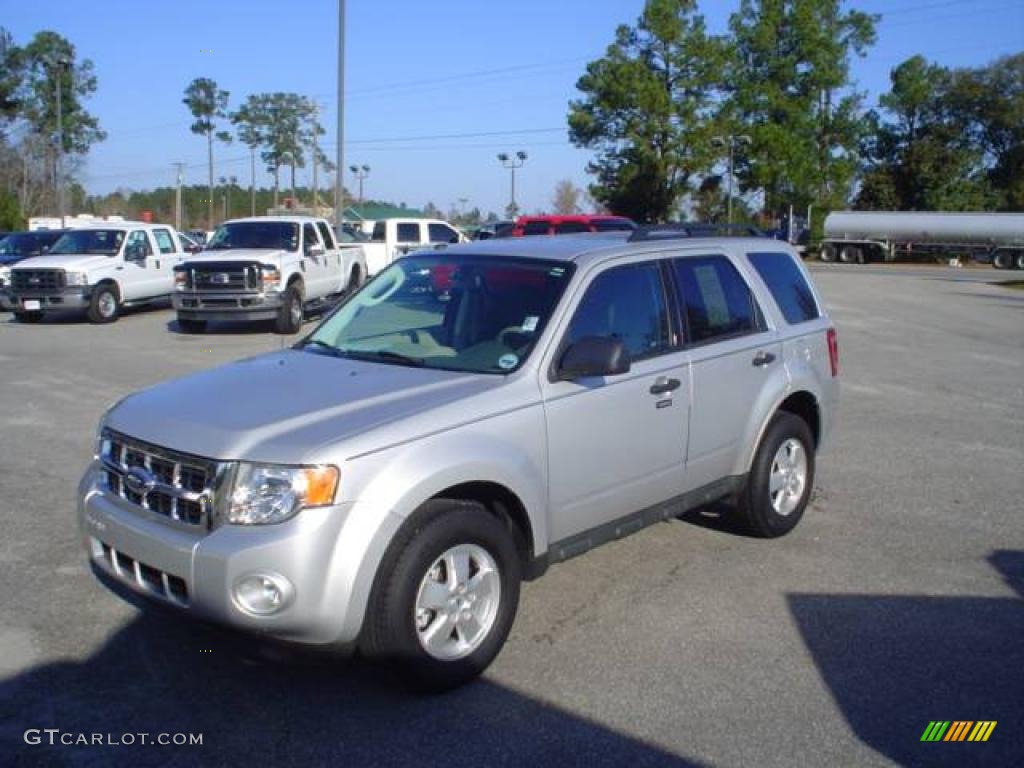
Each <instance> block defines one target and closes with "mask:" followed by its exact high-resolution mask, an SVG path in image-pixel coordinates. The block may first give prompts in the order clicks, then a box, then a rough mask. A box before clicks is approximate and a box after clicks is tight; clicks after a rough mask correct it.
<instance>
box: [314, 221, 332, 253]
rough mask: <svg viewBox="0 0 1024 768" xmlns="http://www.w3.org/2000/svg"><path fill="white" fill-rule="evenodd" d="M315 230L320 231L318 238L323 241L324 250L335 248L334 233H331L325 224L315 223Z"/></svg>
mask: <svg viewBox="0 0 1024 768" xmlns="http://www.w3.org/2000/svg"><path fill="white" fill-rule="evenodd" d="M316 228H317V229H318V230H319V231H320V237H322V238H323V240H324V247H325V248H327V249H329V250H333V249H334V248H337V245H335V243H334V233H333V232H331V228H330V227H328V226H327V224H325V223H324V222H322V221H318V222H317V223H316Z"/></svg>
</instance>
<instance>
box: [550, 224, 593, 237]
mask: <svg viewBox="0 0 1024 768" xmlns="http://www.w3.org/2000/svg"><path fill="white" fill-rule="evenodd" d="M589 231H590V227H588V226H587V225H586V224H584V223H583V222H582V221H563V222H562V223H561V224H557V225H555V234H556V235H576V234H579V233H580V232H589Z"/></svg>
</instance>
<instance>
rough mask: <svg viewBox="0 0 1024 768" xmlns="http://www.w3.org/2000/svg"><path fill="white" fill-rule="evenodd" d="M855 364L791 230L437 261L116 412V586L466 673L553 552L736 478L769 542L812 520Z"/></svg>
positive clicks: (751, 518) (500, 633) (99, 466)
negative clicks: (821, 469) (255, 351)
mask: <svg viewBox="0 0 1024 768" xmlns="http://www.w3.org/2000/svg"><path fill="white" fill-rule="evenodd" d="M680 234H681V233H680ZM837 374H838V351H837V347H836V336H835V330H834V328H833V325H832V323H831V322H830V320H829V318H828V317H827V315H826V314H825V311H824V309H823V308H822V304H821V301H820V299H819V297H818V296H817V294H816V293H815V291H814V289H813V288H812V286H811V282H810V280H809V278H808V275H807V273H806V271H805V269H804V267H803V265H802V264H801V262H800V260H799V258H798V257H797V256H796V255H795V253H794V252H793V251H792V249H791V248H790V247H789V246H787V245H785V244H782V243H779V242H776V241H773V240H766V239H757V238H715V237H682V236H676V233H674V232H671V231H670V232H668V233H667V234H666V233H664V232H660V233H659V232H655V233H651V232H649V231H646V230H639V231H638V232H636V233H633V234H632V235H629V234H628V233H626V234H620V233H614V234H607V235H601V234H595V235H581V236H569V237H560V238H524V239H520V238H509V239H501V240H490V241H486V242H476V243H472V244H467V245H460V246H455V247H451V248H448V249H446V250H443V251H430V252H420V253H415V254H412V255H409V256H407V257H406V258H403V259H401V260H400V261H397V262H395V263H394V264H392V265H391V266H389V267H388V268H387V269H386V270H384V271H383V272H382V273H381V274H379V275H378V276H377V277H376V278H375V279H374V280H372V281H371V282H370V283H368V284H367V285H365V286H364V287H363V288H362V289H361V290H360V291H358V292H357V293H355V294H354V295H352V296H351V297H349V298H348V299H347V300H346V301H345V302H344V303H343V304H341V305H340V306H339V307H338V308H337V310H336V311H334V312H333V313H332V314H331V315H330V316H329V317H327V318H326V319H325V320H324V321H323V322H322V323H321V324H320V325H319V327H317V329H316V330H315V331H313V332H312V333H311V334H310V335H309V336H307V337H306V338H305V339H304V340H302V341H301V342H300V343H298V344H297V345H295V347H293V348H291V349H287V350H284V351H280V352H275V353H272V354H268V355H263V356H261V357H256V358H252V359H248V360H242V361H239V362H235V363H232V364H228V365H225V366H222V367H220V368H215V369H213V370H209V371H205V372H201V373H198V374H195V375H193V376H190V377H187V378H184V379H179V380H175V381H170V382H166V383H164V384H160V385H158V386H155V387H153V388H151V389H148V390H145V391H143V392H140V393H137V394H134V395H132V396H129V397H128V398H126V399H125V400H123V401H121V402H120V403H118V404H117V405H116V406H115V407H113V408H112V409H111V410H110V411H109V412H107V414H106V415H105V416H104V417H103V419H102V422H101V424H100V429H99V436H98V440H97V447H96V455H95V459H94V461H93V462H92V464H91V466H90V467H89V469H88V471H87V472H86V474H85V477H84V478H83V480H82V483H81V487H80V505H79V514H80V518H81V526H82V531H83V533H84V537H85V543H86V546H87V547H88V552H89V557H90V559H91V562H92V564H93V566H94V570H95V571H96V573H97V574H98V575H99V576H100V577H101V578H102V579H103V580H104V581H106V582H107V583H108V584H111V585H112V586H117V585H118V584H120V585H127V586H129V587H130V588H132V589H133V590H135V591H136V592H139V593H142V594H144V595H147V596H149V597H151V598H153V599H155V600H157V601H161V602H163V603H165V604H169V605H172V606H175V607H177V608H179V609H181V610H182V611H183V612H185V613H190V614H194V615H195V616H200V617H203V618H206V619H212V620H214V621H218V622H222V623H224V624H228V625H232V626H234V627H239V628H242V629H246V630H252V631H255V632H259V633H264V634H268V635H272V636H276V637H279V638H285V639H288V640H293V641H298V642H302V643H309V644H318V645H330V646H334V647H341V648H343V649H355V648H358V649H360V650H361V651H362V652H364V653H365V654H368V655H370V656H373V657H378V658H384V659H389V660H391V661H392V662H394V663H395V664H397V665H401V666H402V667H403V668H404V670H405V671H406V672H407V673H408V675H409V676H410V679H412V680H414V681H416V682H417V683H419V684H422V685H425V686H430V687H434V688H438V687H447V686H452V685H456V684H459V683H461V682H464V681H466V680H468V679H470V678H472V677H474V676H475V675H477V674H479V673H480V672H481V671H482V670H484V669H485V668H486V667H487V665H488V664H489V663H490V662H491V661H492V660H493V659H494V657H495V656H496V655H497V653H498V652H499V650H500V649H501V647H502V645H503V643H504V642H505V639H506V637H507V636H508V633H509V630H510V628H511V626H512V622H513V618H514V616H515V613H516V607H517V603H518V599H519V585H520V581H521V580H522V579H532V578H536V577H537V576H539V575H541V574H543V572H544V571H545V570H546V568H547V567H548V566H549V565H550V564H552V563H556V562H559V561H562V560H566V559H568V558H570V557H574V556H576V555H579V554H582V553H583V552H586V551H587V550H588V549H591V548H592V547H595V546H597V545H599V544H602V543H604V542H607V541H610V540H612V539H616V538H619V537H622V536H625V535H627V534H629V533H632V532H634V531H636V530H639V529H640V528H642V527H644V526H646V525H648V524H651V523H654V522H657V521H661V520H666V519H670V518H672V517H675V516H677V515H679V514H681V513H683V512H685V511H686V510H688V509H691V508H694V507H698V506H700V505H703V504H706V503H708V502H711V501H714V500H717V499H724V498H727V497H728V498H732V499H735V502H736V515H737V516H738V518H739V519H740V520H741V521H742V522H743V523H744V524H745V525H746V527H747V528H749V529H750V531H752V532H753V533H754V534H757V535H760V536H766V537H771V536H780V535H782V534H785V533H787V532H788V531H789V530H791V529H792V528H793V527H794V526H795V525H796V524H797V522H798V521H799V520H800V517H801V515H802V514H803V512H804V509H805V507H806V506H807V502H808V498H809V496H810V494H811V486H812V483H813V480H814V462H815V453H816V452H817V451H818V450H819V449H820V448H821V446H822V444H823V442H824V440H825V438H826V436H827V435H828V433H829V430H830V427H831V425H832V422H833V416H834V413H835V408H836V402H837V398H838V378H837Z"/></svg>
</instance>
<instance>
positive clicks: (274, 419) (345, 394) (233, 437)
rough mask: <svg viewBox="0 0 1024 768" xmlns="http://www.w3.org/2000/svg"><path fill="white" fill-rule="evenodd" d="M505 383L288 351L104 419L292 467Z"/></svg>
mask: <svg viewBox="0 0 1024 768" xmlns="http://www.w3.org/2000/svg"><path fill="white" fill-rule="evenodd" d="M502 382H503V377H500V376H486V375H480V374H462V373H454V372H451V371H439V370H430V369H425V368H409V367H405V366H398V365H385V364H380V363H369V362H363V361H357V360H346V359H343V358H336V357H328V356H326V355H319V354H315V353H312V352H303V351H299V350H291V349H289V350H284V351H281V352H274V353H271V354H268V355H261V356H260V357H254V358H250V359H248V360H240V361H238V362H235V363H229V364H228V365H224V366H221V367H219V368H213V369H211V370H208V371H204V372H202V373H197V374H194V375H192V376H188V377H186V378H183V379H177V380H173V381H168V382H165V383H163V384H158V385H157V386H155V387H152V388H150V389H147V390H144V391H142V392H139V393H137V394H135V395H131V396H129V397H127V398H126V399H124V400H122V401H121V402H120V403H119V404H118V405H116V406H115V407H114V408H113V409H112V410H111V411H110V413H109V414H108V417H107V422H106V423H107V426H109V427H110V428H111V429H114V430H116V431H118V432H122V433H124V434H125V435H128V436H129V437H134V438H137V439H139V440H143V441H145V442H148V443H152V444H154V445H158V446H163V447H166V448H171V449H174V450H178V451H182V452H185V453H192V454H195V455H199V456H206V457H209V458H215V459H221V460H230V459H242V460H249V461H263V462H275V463H287V464H296V463H301V462H304V461H310V460H313V459H311V458H310V454H311V453H312V452H313V451H314V450H315V449H317V448H319V447H322V446H324V445H326V444H328V443H337V442H340V441H343V440H345V439H347V438H351V437H354V436H356V435H359V434H362V433H365V432H368V431H370V430H373V429H375V428H377V427H380V426H382V425H384V424H388V423H390V422H394V421H396V420H399V419H403V418H407V417H409V416H412V415H414V414H417V413H422V412H423V411H427V410H430V409H433V408H438V407H440V406H443V405H446V404H448V403H451V402H453V401H456V400H459V399H462V398H466V397H471V396H473V395H475V394H477V393H479V392H482V391H484V390H487V389H491V388H494V387H498V386H501V384H502ZM444 426H445V425H443V424H434V425H432V427H433V428H435V429H436V428H443V427H444ZM410 437H413V435H410Z"/></svg>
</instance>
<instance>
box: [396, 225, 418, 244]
mask: <svg viewBox="0 0 1024 768" xmlns="http://www.w3.org/2000/svg"><path fill="white" fill-rule="evenodd" d="M419 241H420V225H419V224H399V225H398V242H400V243H418V242H419Z"/></svg>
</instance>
